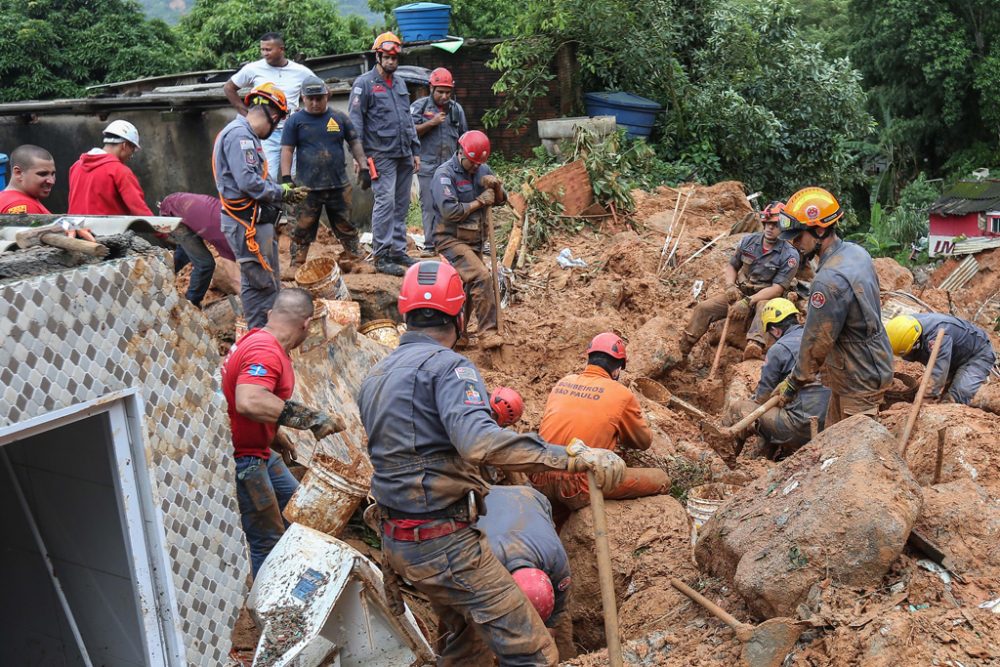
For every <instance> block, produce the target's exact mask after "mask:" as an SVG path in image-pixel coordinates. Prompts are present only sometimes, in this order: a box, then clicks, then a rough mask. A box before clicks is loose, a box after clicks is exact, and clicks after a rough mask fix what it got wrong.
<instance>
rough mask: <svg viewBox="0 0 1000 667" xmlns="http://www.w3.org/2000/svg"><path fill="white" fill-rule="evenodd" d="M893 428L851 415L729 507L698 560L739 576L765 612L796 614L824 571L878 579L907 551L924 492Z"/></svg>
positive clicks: (738, 582)
mask: <svg viewBox="0 0 1000 667" xmlns="http://www.w3.org/2000/svg"><path fill="white" fill-rule="evenodd" d="M897 449H898V446H897V444H896V440H895V438H894V437H893V435H892V434H891V433H890V432H889V431H888V430H887V429H886V428H885V427H884V426H882V425H881V424H879V423H877V422H875V421H873V420H872V419H870V418H868V417H866V416H863V415H857V416H854V417H851V418H850V419H847V420H845V421H842V422H840V423H838V424H836V425H834V426H832V427H830V428H829V429H827V430H826V431H824V432H823V433H821V434H820V436H819V437H818V438H817V439H816V440H814V441H813V442H811V443H810V444H808V445H806V446H805V447H803V448H802V449H800V450H799V451H798V452H796V453H795V454H794V455H792V456H791V457H789V458H788V459H786V460H785V461H783V462H781V463H780V464H779V465H778V466H776V467H774V468H772V469H771V470H770V471H769V473H768V474H767V475H764V476H762V477H760V478H758V479H757V480H756V481H754V482H753V483H752V484H750V485H749V486H747V487H745V488H744V489H742V490H741V491H740V492H739V493H737V494H736V495H735V496H733V498H732V499H731V500H730V501H729V502H728V503H726V504H725V505H723V506H722V507H721V508H720V509H719V511H718V512H716V514H715V515H714V516H713V517H712V518H711V519H710V520H709V521H708V522H707V523H706V524H705V526H704V527H703V529H702V531H701V533H700V537H699V539H698V544H697V546H696V548H695V558H696V559H697V561H698V564H699V565H700V566H701V567H702V568H703V569H704V570H706V571H708V572H710V573H711V574H713V575H715V576H719V577H723V578H725V579H728V580H730V581H731V582H732V583H733V585H734V586H735V588H736V590H737V592H739V593H740V595H741V596H743V598H744V600H746V602H747V605H748V606H749V607H750V609H751V611H752V612H753V613H755V614H756V615H757V616H759V617H762V618H772V617H774V616H795V615H796V608H797V607H798V605H799V604H800V603H803V602H805V601H806V598H807V596H808V594H809V590H810V588H811V587H812V586H813V585H814V584H817V583H819V582H821V581H824V580H825V579H831V580H832V581H834V582H837V583H842V584H844V585H847V586H855V587H865V586H871V585H874V584H877V583H878V581H879V580H880V579H881V578H882V576H883V575H884V574H885V573H886V571H887V570H888V569H889V566H890V565H891V564H892V562H893V561H894V560H895V559H896V558H897V557H898V556H899V554H900V553H901V552H902V550H903V546H904V545H905V544H906V538H907V536H908V535H909V534H910V529H911V528H912V526H913V523H914V521H915V520H916V518H917V516H918V514H919V512H920V505H921V492H920V488H919V486H918V485H917V482H916V480H914V479H913V476H912V475H911V474H910V472H909V470H908V469H907V467H906V465H905V463H904V462H903V460H902V459H901V458H900V457H899V455H898V453H897Z"/></svg>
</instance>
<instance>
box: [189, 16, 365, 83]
mask: <svg viewBox="0 0 1000 667" xmlns="http://www.w3.org/2000/svg"><path fill="white" fill-rule="evenodd" d="M176 29H177V31H178V34H181V35H184V39H185V42H186V43H187V54H188V63H189V65H190V66H191V67H193V68H212V67H223V68H225V67H238V66H239V65H241V64H242V63H245V62H248V61H251V60H257V59H258V58H260V52H259V47H258V40H259V38H260V36H261V35H263V34H264V33H266V32H272V31H275V32H281V33H283V34H284V35H285V47H286V50H287V52H288V54H289V56H292V55H298V54H303V55H305V56H319V55H326V54H330V53H347V52H351V51H360V50H364V49H365V48H367V47H369V46H371V37H370V29H369V28H368V26H367V24H365V22H364V21H363V20H362V19H361V18H359V17H357V16H350V17H343V16H340V14H338V13H337V10H336V8H334V6H333V5H331V4H330V3H329V2H327V0H295V1H294V2H285V1H284V0H198V1H197V2H196V3H195V6H194V8H193V9H192V10H191V13H190V14H188V15H187V16H185V17H184V18H183V19H181V21H180V23H179V24H178V25H177V28H176Z"/></svg>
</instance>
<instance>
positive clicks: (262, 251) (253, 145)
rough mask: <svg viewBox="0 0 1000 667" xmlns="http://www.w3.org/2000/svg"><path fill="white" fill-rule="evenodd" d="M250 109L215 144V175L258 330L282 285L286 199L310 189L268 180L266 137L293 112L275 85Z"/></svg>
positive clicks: (246, 302)
mask: <svg viewBox="0 0 1000 667" xmlns="http://www.w3.org/2000/svg"><path fill="white" fill-rule="evenodd" d="M246 104H247V106H248V107H250V111H248V112H247V115H246V116H237V117H236V118H235V119H233V120H232V122H230V123H229V124H228V125H226V126H225V127H224V128H223V129H222V132H220V133H219V136H218V137H217V138H216V140H215V148H214V149H213V154H212V173H213V174H214V176H215V187H216V189H217V190H218V191H219V201H220V202H222V215H221V216H220V218H221V223H222V233H223V234H225V236H226V240H227V241H228V242H229V247H230V248H232V250H233V254H234V255H235V256H236V261H237V262H238V263H239V265H240V301H241V302H242V304H243V317H244V318H245V319H246V321H247V326H248V327H249V328H251V329H258V328H260V327H262V326H264V324H265V323H266V322H267V311H268V309H269V308H270V307H271V304H272V303H274V297H275V296H276V295H277V294H278V290H279V289H280V287H281V282H280V276H281V273H280V269H279V266H278V235H277V234H276V233H275V229H274V226H275V224H276V223H277V222H278V218H279V217H280V215H281V209H280V208H279V206H278V205H279V204H280V203H281V202H282V201H285V202H289V203H292V204H296V203H298V202H300V201H301V200H302V199H304V198H305V196H306V189H305V188H296V187H294V186H293V185H292V184H291V183H285V184H282V185H278V184H277V183H276V182H275V181H274V180H272V179H269V178H268V164H267V160H266V159H265V158H264V149H263V147H262V145H261V143H260V140H261V139H266V138H267V137H269V136H271V133H273V132H274V130H275V128H277V126H278V123H280V122H281V119H282V118H284V117H285V114H287V113H288V105H287V103H286V101H285V94H284V93H282V92H281V91H280V90H278V88H277V87H275V86H274V85H272V84H270V83H265V84H263V85H262V86H258V87H257V88H254V89H253V90H251V91H250V92H249V93H248V94H247V96H246Z"/></svg>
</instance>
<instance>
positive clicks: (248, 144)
mask: <svg viewBox="0 0 1000 667" xmlns="http://www.w3.org/2000/svg"><path fill="white" fill-rule="evenodd" d="M240 148H242V149H243V150H246V149H248V148H253V139H240Z"/></svg>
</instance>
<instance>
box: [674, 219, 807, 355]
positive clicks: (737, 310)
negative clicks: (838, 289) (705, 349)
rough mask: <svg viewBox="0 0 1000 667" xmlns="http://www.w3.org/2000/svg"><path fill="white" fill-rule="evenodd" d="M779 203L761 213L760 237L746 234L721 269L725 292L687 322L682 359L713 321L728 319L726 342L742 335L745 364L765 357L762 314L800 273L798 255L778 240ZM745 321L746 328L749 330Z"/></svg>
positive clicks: (704, 304)
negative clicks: (744, 343)
mask: <svg viewBox="0 0 1000 667" xmlns="http://www.w3.org/2000/svg"><path fill="white" fill-rule="evenodd" d="M781 209H782V204H781V202H771V204H769V205H768V206H767V208H765V209H764V210H763V211H762V212H761V214H760V215H761V223H762V224H763V225H764V231H763V232H756V233H754V234H747V235H746V236H744V237H743V238H742V239H741V240H740V243H739V245H738V246H736V252H735V253H734V254H733V256H732V258H731V259H730V260H729V264H727V265H726V267H725V273H724V276H723V277H724V280H725V291H724V292H721V293H719V294H716V295H714V296H712V297H709V298H707V299H705V300H704V301H702V302H701V303H699V304H698V305H697V306H695V307H694V312H693V313H692V314H691V319H690V320H689V321H688V325H687V328H686V329H685V330H684V333H683V335H682V336H681V340H680V352H681V356H682V357H684V358H685V359H686V358H687V355H688V354H689V353H690V352H691V348H693V347H694V346H695V344H696V343H697V342H698V341H699V340H701V337H702V336H704V335H705V332H706V331H708V326H709V325H710V324H711V323H712V322H715V321H717V320H721V319H723V318H725V317H727V316H728V317H729V334H728V335H729V336H732V337H735V338H739V337H740V336H741V335H743V333H744V332H746V339H747V343H746V347H745V348H744V350H743V359H744V360H748V359H761V358H762V357H763V356H764V329H763V327H762V326H761V324H760V310H761V307H763V304H765V303H767V302H768V301H769V300H770V299H774V298H776V297H779V296H784V294H785V291H786V290H788V289H789V288H790V287H791V284H792V279H793V278H794V277H795V274H796V272H797V271H798V267H799V254H798V253H797V252H796V251H795V249H794V248H793V247H792V246H790V245H789V244H788V243H785V242H784V241H782V240H781V239H780V238H778V236H779V234H780V233H781V228H780V226H779V222H778V221H779V218H778V214H779V212H780V211H781ZM747 321H749V322H750V324H749V329H748V328H747Z"/></svg>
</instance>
